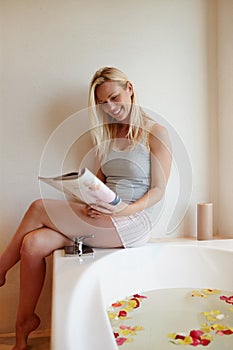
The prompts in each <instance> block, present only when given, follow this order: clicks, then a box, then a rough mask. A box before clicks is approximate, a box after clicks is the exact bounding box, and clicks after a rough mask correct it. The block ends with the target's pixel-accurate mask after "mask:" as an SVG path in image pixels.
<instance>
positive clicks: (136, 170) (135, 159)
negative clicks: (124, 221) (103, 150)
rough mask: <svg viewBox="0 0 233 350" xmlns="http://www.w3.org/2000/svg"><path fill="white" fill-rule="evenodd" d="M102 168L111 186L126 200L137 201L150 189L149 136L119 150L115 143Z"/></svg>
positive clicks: (107, 182) (107, 183)
mask: <svg viewBox="0 0 233 350" xmlns="http://www.w3.org/2000/svg"><path fill="white" fill-rule="evenodd" d="M153 124H154V122H153ZM101 170H102V172H103V174H104V175H105V177H106V185H107V186H108V187H109V188H111V189H112V190H113V191H114V192H116V193H117V194H118V196H120V198H121V199H122V200H123V201H124V202H126V203H132V202H135V201H136V200H137V199H139V198H140V197H142V196H143V195H144V194H145V193H146V192H147V191H148V190H149V189H150V183H151V162H150V149H149V144H148V137H146V138H145V139H144V140H142V141H141V142H140V143H137V144H136V145H135V146H134V147H133V148H132V147H127V148H125V149H123V150H119V149H117V148H116V147H115V146H114V144H113V145H112V148H111V149H110V151H109V153H108V155H107V158H106V159H105V161H104V163H103V164H102V165H101Z"/></svg>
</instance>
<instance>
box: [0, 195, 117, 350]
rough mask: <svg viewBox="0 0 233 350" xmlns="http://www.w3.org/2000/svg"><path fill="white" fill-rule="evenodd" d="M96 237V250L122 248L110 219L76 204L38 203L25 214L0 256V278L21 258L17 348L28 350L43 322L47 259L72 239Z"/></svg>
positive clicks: (41, 201)
mask: <svg viewBox="0 0 233 350" xmlns="http://www.w3.org/2000/svg"><path fill="white" fill-rule="evenodd" d="M89 234H94V235H95V237H94V238H91V239H88V244H90V245H91V246H94V247H105V248H108V247H111V248H114V247H122V242H121V240H120V238H119V236H118V234H117V232H116V230H115V228H114V225H113V223H112V221H111V219H110V217H109V216H103V217H100V218H98V219H94V218H90V217H88V216H87V215H85V214H84V212H83V206H81V205H80V204H77V203H74V202H70V203H68V202H65V201H57V200H37V201H35V202H33V203H32V205H31V206H30V207H29V209H28V211H27V212H26V214H25V216H24V218H23V220H22V222H21V223H20V225H19V228H18V230H17V232H16V233H15V235H14V237H13V239H12V240H11V242H10V243H9V245H8V247H7V248H6V250H5V252H3V254H2V256H1V257H0V269H1V272H2V274H1V275H0V277H1V278H2V281H5V274H6V272H7V271H8V270H9V269H10V268H11V267H12V266H13V265H14V264H15V263H16V262H17V261H18V260H19V259H21V266H20V299H19V307H18V314H17V322H16V339H17V341H16V346H15V347H14V350H24V349H26V342H27V338H28V335H29V334H30V332H31V331H33V330H34V329H36V328H37V327H38V325H39V323H40V320H39V317H38V316H37V315H36V314H35V308H36V305H37V302H38V298H39V296H40V293H41V290H42V287H43V283H44V278H45V260H44V259H45V257H46V256H48V255H50V254H51V253H52V252H53V251H54V250H55V249H58V248H61V247H63V246H65V245H69V244H71V240H70V238H73V237H77V236H80V235H84V236H85V235H89Z"/></svg>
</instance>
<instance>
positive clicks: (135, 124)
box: [89, 67, 147, 159]
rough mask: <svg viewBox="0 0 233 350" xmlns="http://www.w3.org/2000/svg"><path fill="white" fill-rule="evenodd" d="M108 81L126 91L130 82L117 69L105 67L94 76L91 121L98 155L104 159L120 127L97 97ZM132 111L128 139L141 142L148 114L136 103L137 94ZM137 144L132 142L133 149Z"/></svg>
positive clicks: (91, 88) (132, 99)
mask: <svg viewBox="0 0 233 350" xmlns="http://www.w3.org/2000/svg"><path fill="white" fill-rule="evenodd" d="M106 81H114V82H117V83H118V84H119V85H120V86H122V87H123V88H124V89H126V87H127V84H128V82H129V80H128V78H127V76H126V75H125V74H124V73H123V72H122V71H120V70H119V69H117V68H114V67H104V68H101V69H99V70H98V71H97V72H96V73H95V74H94V76H93V78H92V80H91V83H90V88H89V110H90V121H91V126H92V129H91V135H92V139H93V142H94V145H96V146H97V149H98V155H99V157H100V159H103V158H104V156H106V155H107V153H108V150H109V147H110V143H111V141H112V139H113V138H115V137H116V132H117V128H118V125H117V123H116V121H115V120H114V119H113V118H111V117H110V116H109V115H108V114H107V113H105V112H104V111H103V109H102V108H101V107H100V105H98V101H97V97H96V88H97V87H98V86H99V85H101V84H103V83H104V82H106ZM131 103H132V105H131V111H130V122H129V129H128V133H127V138H128V139H129V140H131V141H136V142H139V141H140V140H141V138H142V137H143V136H144V135H145V133H146V130H145V117H147V116H146V114H145V113H144V111H143V110H142V109H141V107H140V106H139V105H138V104H137V102H136V96H135V92H134V91H133V93H132V96H131ZM134 144H135V142H132V147H133V145H134Z"/></svg>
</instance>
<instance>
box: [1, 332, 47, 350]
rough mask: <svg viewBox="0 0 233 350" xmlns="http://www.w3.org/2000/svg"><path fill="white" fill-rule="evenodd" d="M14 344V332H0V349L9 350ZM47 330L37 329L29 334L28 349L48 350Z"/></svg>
mask: <svg viewBox="0 0 233 350" xmlns="http://www.w3.org/2000/svg"><path fill="white" fill-rule="evenodd" d="M14 345H15V337H14V334H0V350H11V349H12V348H13V346H14ZM49 349H50V336H49V331H37V332H34V333H32V334H31V336H30V338H29V341H28V350H49Z"/></svg>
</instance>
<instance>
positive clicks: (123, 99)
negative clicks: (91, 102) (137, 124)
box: [96, 81, 133, 122]
mask: <svg viewBox="0 0 233 350" xmlns="http://www.w3.org/2000/svg"><path fill="white" fill-rule="evenodd" d="M132 94H133V88H132V85H131V83H130V82H127V85H126V88H125V87H123V86H122V85H120V84H119V83H118V82H115V81H105V82H104V83H102V84H101V85H99V86H98V87H97V88H96V99H97V103H98V104H101V105H102V108H103V111H104V112H105V113H107V114H108V115H109V116H110V117H112V118H114V119H115V120H117V121H118V122H123V121H127V119H129V115H130V111H131V103H132V101H131V97H132Z"/></svg>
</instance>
